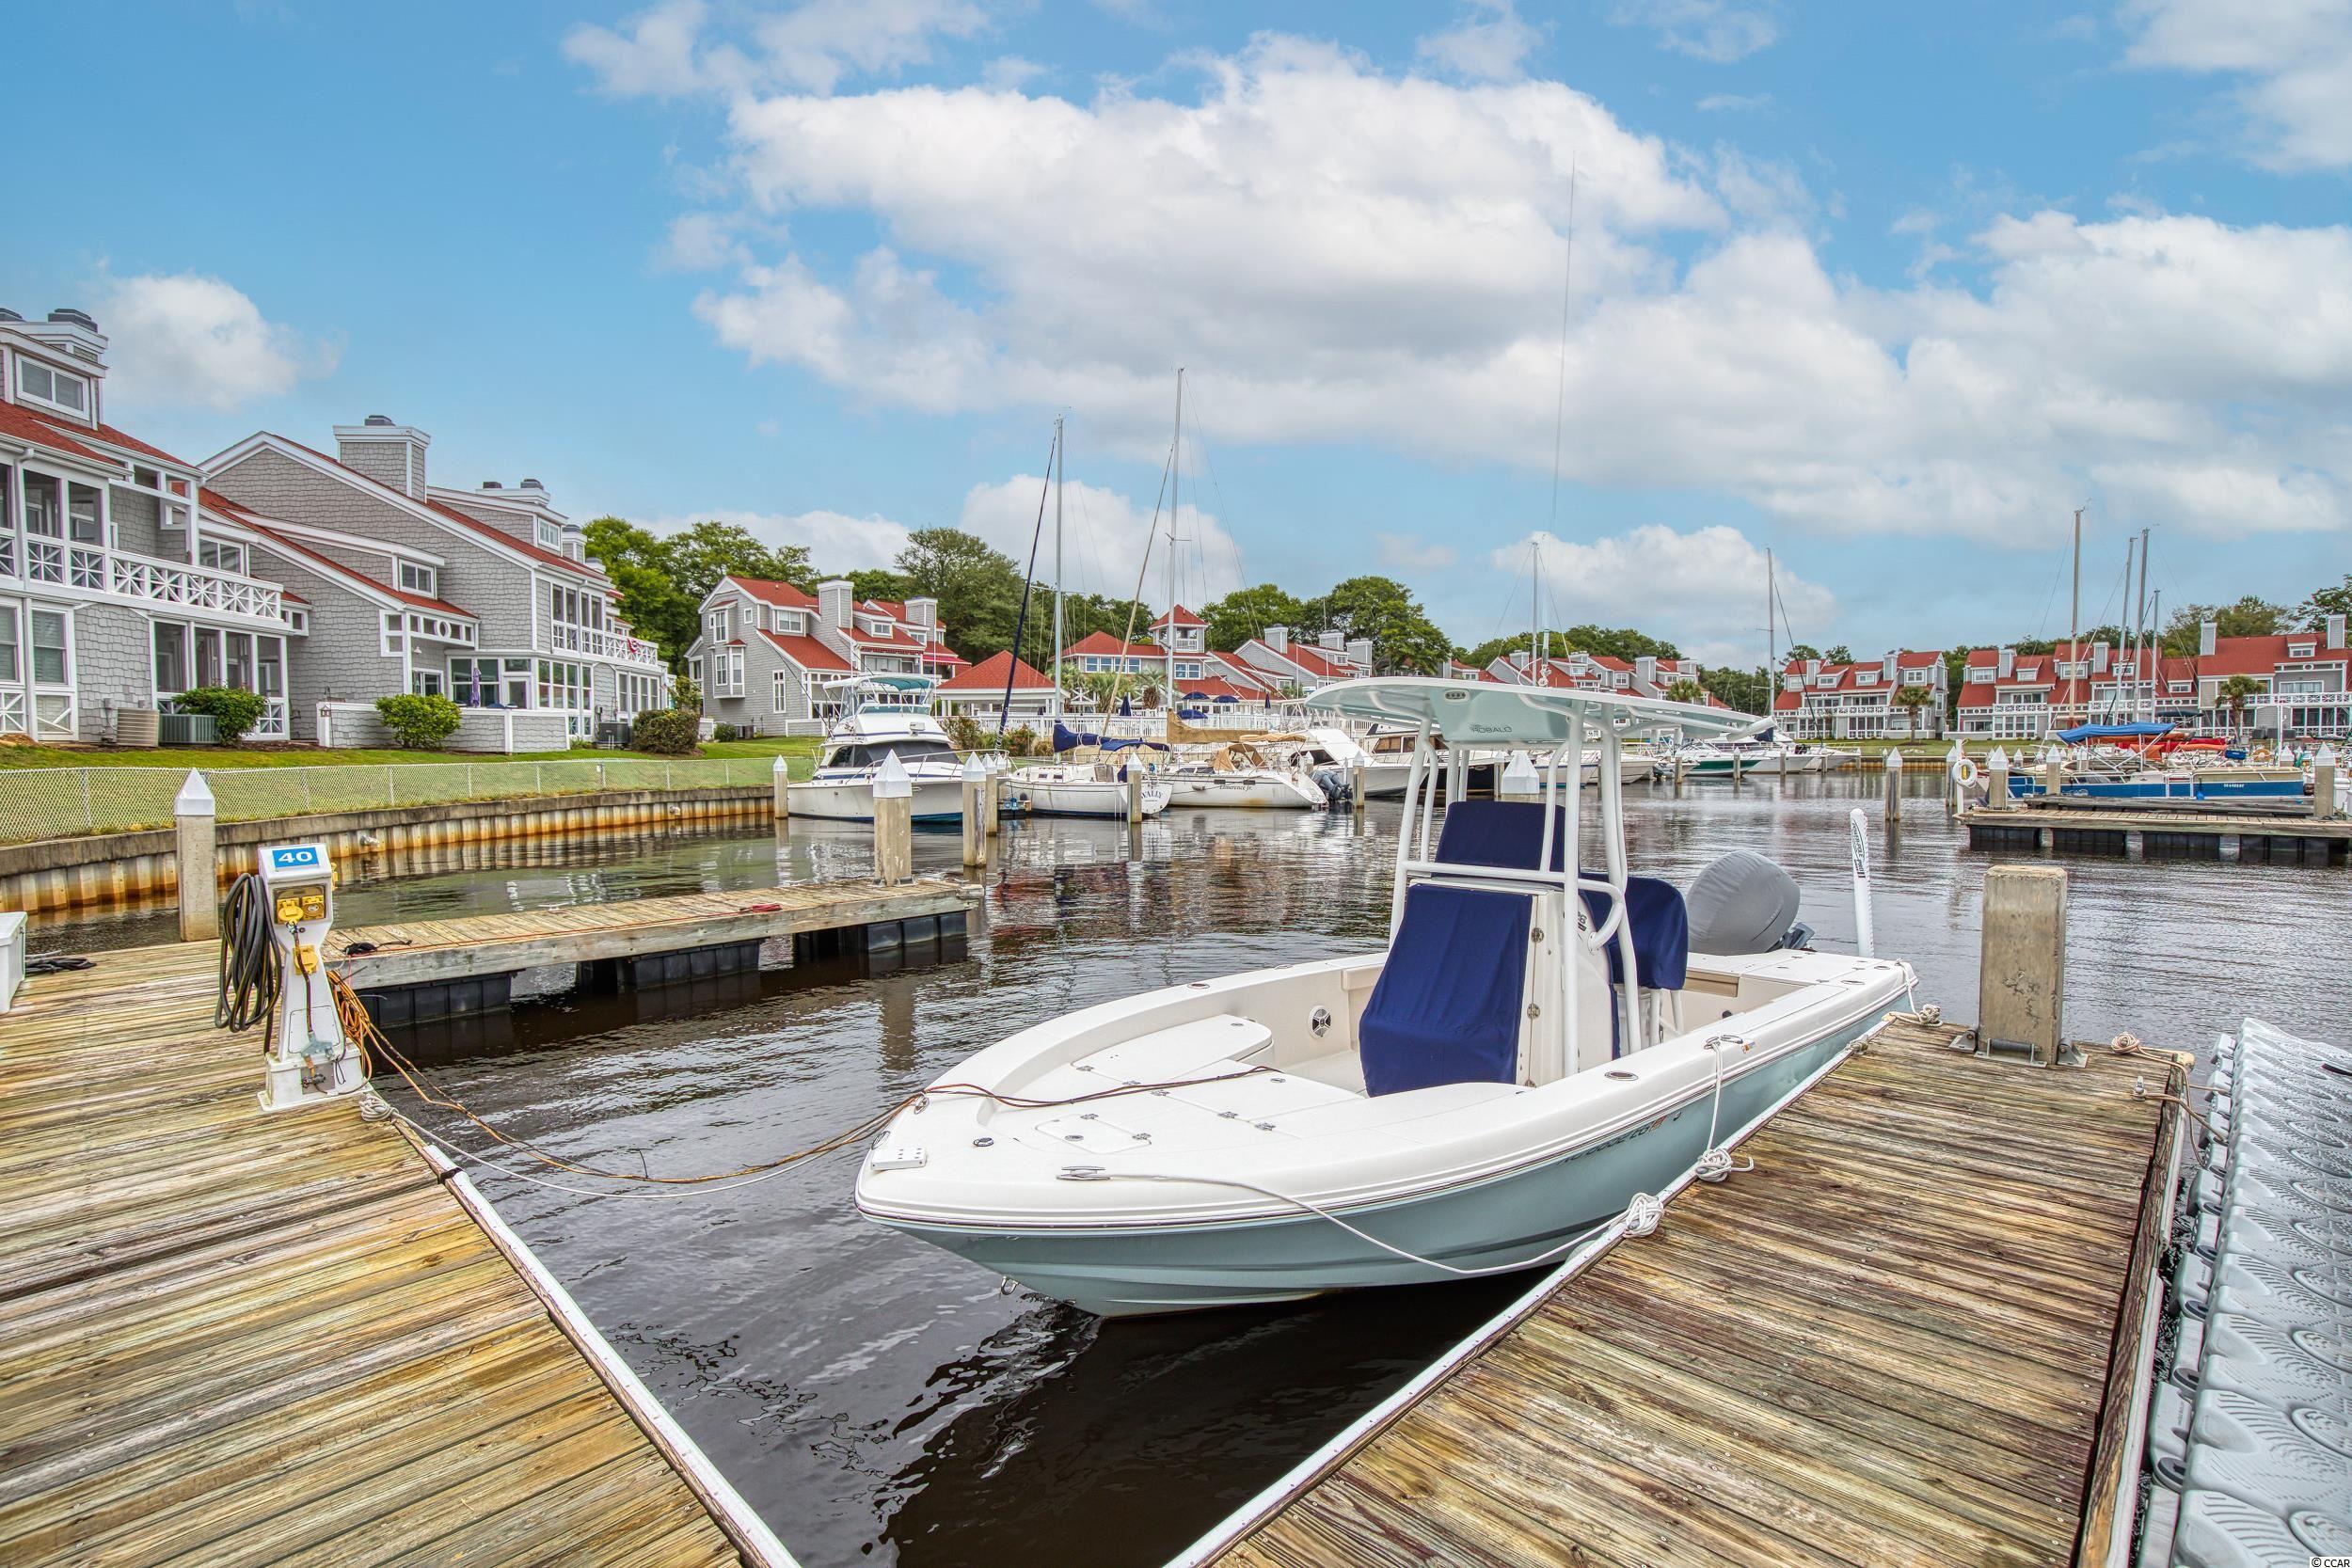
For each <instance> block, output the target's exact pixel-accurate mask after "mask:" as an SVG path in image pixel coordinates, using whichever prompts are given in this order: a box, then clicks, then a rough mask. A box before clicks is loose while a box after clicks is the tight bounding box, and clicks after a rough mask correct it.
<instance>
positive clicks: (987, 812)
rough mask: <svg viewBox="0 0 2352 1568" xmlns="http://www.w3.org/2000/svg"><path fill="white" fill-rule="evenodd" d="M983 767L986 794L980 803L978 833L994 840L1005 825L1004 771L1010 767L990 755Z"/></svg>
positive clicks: (1002, 759)
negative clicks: (986, 777) (986, 769)
mask: <svg viewBox="0 0 2352 1568" xmlns="http://www.w3.org/2000/svg"><path fill="white" fill-rule="evenodd" d="M983 766H985V767H986V768H988V794H987V798H986V799H985V800H982V801H981V802H980V831H981V832H983V833H985V834H986V835H987V836H988V837H990V838H994V837H995V836H996V835H997V833H998V832H1000V831H1002V830H1003V828H1004V825H1005V769H1006V768H1008V767H1009V766H1010V765H1009V763H1007V762H1006V760H1005V759H1004V758H1003V757H1001V756H993V755H992V756H991V757H990V758H989V759H988V761H987V762H986V763H985V764H984V765H983Z"/></svg>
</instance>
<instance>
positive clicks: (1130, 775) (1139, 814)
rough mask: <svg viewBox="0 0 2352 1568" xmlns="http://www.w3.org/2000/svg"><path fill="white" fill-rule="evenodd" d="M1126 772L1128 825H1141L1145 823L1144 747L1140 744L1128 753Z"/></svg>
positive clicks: (1133, 826)
mask: <svg viewBox="0 0 2352 1568" xmlns="http://www.w3.org/2000/svg"><path fill="white" fill-rule="evenodd" d="M1125 772H1126V774H1127V826H1129V827H1130V828H1136V827H1140V826H1142V824H1143V749H1142V748H1141V747H1139V746H1138V747H1136V749H1135V750H1134V751H1133V752H1129V753H1128V758H1127V764H1126V768H1125Z"/></svg>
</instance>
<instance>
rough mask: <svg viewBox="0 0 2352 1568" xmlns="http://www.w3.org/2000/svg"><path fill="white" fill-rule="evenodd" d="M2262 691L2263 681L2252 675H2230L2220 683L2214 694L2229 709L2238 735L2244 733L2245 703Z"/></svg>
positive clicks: (2259, 694)
mask: <svg viewBox="0 0 2352 1568" xmlns="http://www.w3.org/2000/svg"><path fill="white" fill-rule="evenodd" d="M2262 693H2263V683H2262V682H2260V681H2258V680H2256V679H2254V677H2253V676H2251V675H2232V676H2231V677H2230V678H2229V679H2228V680H2226V681H2223V682H2222V683H2221V687H2220V689H2219V690H2218V691H2217V692H2216V693H2215V695H2216V696H2217V697H2219V698H2220V699H2221V705H2222V706H2223V707H2226V708H2228V709H2229V710H2230V720H2231V722H2232V724H2233V727H2234V728H2235V729H2236V730H2237V732H2238V733H2239V734H2240V735H2243V734H2245V733H2246V705H2247V703H2248V701H2249V699H2251V698H2254V697H2259V696H2261V695H2262Z"/></svg>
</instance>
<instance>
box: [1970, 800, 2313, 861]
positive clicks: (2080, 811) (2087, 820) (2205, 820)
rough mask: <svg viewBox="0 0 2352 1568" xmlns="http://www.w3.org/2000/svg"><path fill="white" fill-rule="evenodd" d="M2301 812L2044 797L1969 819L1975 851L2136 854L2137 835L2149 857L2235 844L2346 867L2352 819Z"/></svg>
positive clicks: (2272, 855) (2252, 854) (2256, 855)
mask: <svg viewBox="0 0 2352 1568" xmlns="http://www.w3.org/2000/svg"><path fill="white" fill-rule="evenodd" d="M2296 806H2297V807H2298V809H2297V810H2296V811H2279V812H2265V811H2238V812H2231V811H2224V810H2217V809H2215V808H2213V807H2212V806H2210V805H2208V804H2196V805H2192V804H2190V803H2189V802H2185V801H2184V802H2181V803H2180V805H2179V806H2168V805H2164V804H2162V803H2153V804H2150V805H2146V806H2112V805H2103V804H2101V803H2099V802H2098V801H2094V800H2066V799H2063V798H2061V799H2060V800H2057V801H2050V800H2044V799H2042V798H2041V797H2034V798H2032V799H2030V800H2021V801H2019V802H2018V803H2017V804H2016V805H2014V806H2012V807H2010V809H2008V810H2006V811H2001V810H1994V809H1989V808H1987V807H1983V806H1978V807H1976V808H1974V809H1972V810H1969V811H1965V812H1963V813H1962V814H1961V825H1962V827H1963V828H1964V829H1966V831H1967V833H1968V845H1969V847H1970V848H1973V849H2004V848H2027V849H2031V848H2050V849H2085V850H2091V851H2101V850H2104V851H2106V852H2107V853H2110V854H2122V853H2128V852H2129V850H2130V848H2131V841H2132V840H2133V839H2135V838H2137V840H2138V841H2139V847H2140V850H2141V852H2142V853H2143V854H2145V853H2150V852H2154V853H2159V854H2161V853H2165V852H2168V851H2169V852H2171V853H2175V854H2187V855H2192V856H2193V855H2196V854H2197V853H2199V852H2200V851H2201V852H2202V853H2203V855H2204V857H2205V858H2207V859H2213V858H2217V857H2218V856H2219V854H2220V852H2221V848H2222V846H2223V845H2224V844H2227V845H2229V846H2231V847H2233V848H2234V849H2235V850H2236V851H2237V854H2238V857H2239V859H2241V860H2248V861H2253V860H2264V861H2284V860H2290V859H2292V860H2296V861H2304V862H2309V863H2313V864H2318V863H2337V864H2342V863H2344V862H2345V861H2346V860H2347V858H2352V820H2346V819H2344V818H2342V817H2316V816H2311V815H2309V813H2308V810H2305V809H2301V803H2300V802H2296Z"/></svg>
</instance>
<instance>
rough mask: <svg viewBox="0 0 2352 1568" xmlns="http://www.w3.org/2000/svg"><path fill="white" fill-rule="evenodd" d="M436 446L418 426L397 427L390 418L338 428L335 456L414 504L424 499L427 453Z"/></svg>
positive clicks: (379, 417) (375, 417)
mask: <svg viewBox="0 0 2352 1568" xmlns="http://www.w3.org/2000/svg"><path fill="white" fill-rule="evenodd" d="M432 444H433V437H432V436H427V435H426V434H425V433H424V432H423V431H421V430H419V429H418V428H417V427H416V426H414V425H405V424H394V423H393V422H392V419H391V416H390V415H389V414H370V415H369V416H368V417H367V418H366V419H364V420H360V421H359V422H358V424H339V425H337V426H336V427H335V456H336V459H337V460H338V461H340V462H341V463H342V466H343V467H346V468H354V469H357V470H358V472H360V473H363V474H365V475H367V476H368V477H369V478H370V479H372V480H373V481H375V482H376V483H378V484H381V485H384V486H385V487H387V488H388V489H392V490H397V491H399V492H400V493H401V494H402V495H404V496H406V497H407V498H408V499H410V500H419V501H421V500H422V499H424V488H425V485H424V449H425V448H427V447H429V446H431V445H432Z"/></svg>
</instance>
